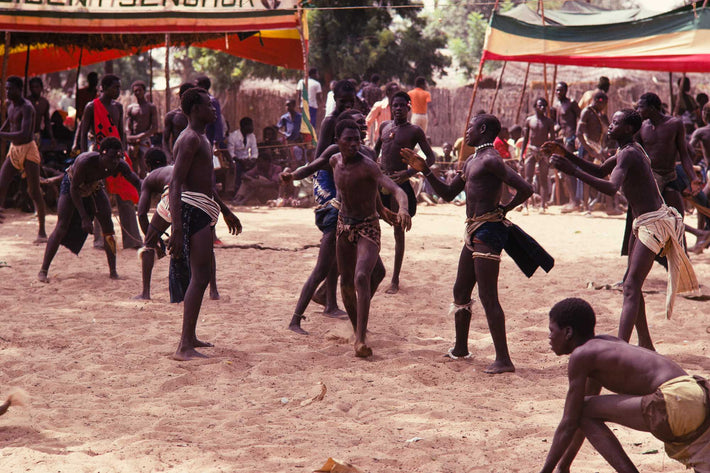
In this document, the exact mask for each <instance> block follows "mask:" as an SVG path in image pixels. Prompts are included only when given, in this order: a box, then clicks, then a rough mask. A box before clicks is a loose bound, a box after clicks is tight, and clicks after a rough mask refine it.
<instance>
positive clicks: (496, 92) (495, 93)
mask: <svg viewBox="0 0 710 473" xmlns="http://www.w3.org/2000/svg"><path fill="white" fill-rule="evenodd" d="M506 64H508V61H503V67H502V68H501V70H500V75H499V76H498V82H497V83H496V91H495V92H494V93H493V100H491V109H490V112H488V113H493V106H494V105H495V104H496V98H497V97H498V89H500V85H501V84H502V83H503V72H505V65H506Z"/></svg>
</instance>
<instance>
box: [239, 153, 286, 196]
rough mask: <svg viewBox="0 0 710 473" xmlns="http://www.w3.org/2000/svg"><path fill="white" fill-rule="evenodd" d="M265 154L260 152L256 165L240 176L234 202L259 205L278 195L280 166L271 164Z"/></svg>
mask: <svg viewBox="0 0 710 473" xmlns="http://www.w3.org/2000/svg"><path fill="white" fill-rule="evenodd" d="M267 156H268V155H267V154H260V155H259V157H258V158H257V159H256V165H255V166H254V167H253V168H252V169H251V170H249V171H247V172H246V173H245V174H244V175H243V176H242V185H241V187H240V188H239V192H238V193H237V196H236V197H235V199H234V204H236V205H261V204H264V203H266V201H268V200H272V199H276V198H277V197H278V195H279V183H280V179H279V174H280V173H281V166H277V165H276V164H273V163H272V162H271V160H270V159H269V158H268V157H267Z"/></svg>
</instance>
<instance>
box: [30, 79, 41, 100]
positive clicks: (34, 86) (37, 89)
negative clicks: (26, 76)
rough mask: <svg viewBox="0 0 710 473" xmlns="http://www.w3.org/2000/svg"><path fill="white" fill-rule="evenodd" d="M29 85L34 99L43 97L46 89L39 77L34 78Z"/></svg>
mask: <svg viewBox="0 0 710 473" xmlns="http://www.w3.org/2000/svg"><path fill="white" fill-rule="evenodd" d="M28 85H29V86H30V95H32V96H33V97H39V96H40V95H42V90H43V89H44V84H43V83H42V79H40V78H39V77H33V78H31V79H30V80H29V82H28Z"/></svg>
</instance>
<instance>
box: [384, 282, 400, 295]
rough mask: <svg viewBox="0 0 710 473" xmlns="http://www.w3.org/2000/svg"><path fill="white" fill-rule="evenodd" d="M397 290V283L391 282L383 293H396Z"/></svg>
mask: <svg viewBox="0 0 710 473" xmlns="http://www.w3.org/2000/svg"><path fill="white" fill-rule="evenodd" d="M398 292H399V283H398V282H393V283H392V284H390V287H388V288H387V290H386V291H385V294H397V293H398Z"/></svg>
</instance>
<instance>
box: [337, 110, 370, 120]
mask: <svg viewBox="0 0 710 473" xmlns="http://www.w3.org/2000/svg"><path fill="white" fill-rule="evenodd" d="M362 114H363V113H362V112H361V111H360V110H358V109H356V108H346V109H345V110H343V111H342V112H341V113H340V115H338V117H337V119H336V120H337V121H336V123H337V122H340V121H342V120H352V121H355V119H354V118H353V117H354V116H355V115H362Z"/></svg>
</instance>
